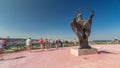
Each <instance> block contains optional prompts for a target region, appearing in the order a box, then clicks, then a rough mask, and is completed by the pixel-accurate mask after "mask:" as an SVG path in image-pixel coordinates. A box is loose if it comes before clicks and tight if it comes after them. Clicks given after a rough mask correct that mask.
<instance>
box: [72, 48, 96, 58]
mask: <svg viewBox="0 0 120 68" xmlns="http://www.w3.org/2000/svg"><path fill="white" fill-rule="evenodd" d="M97 53H98V52H97V49H95V48H91V49H79V48H71V54H72V55H75V56H81V55H89V54H97Z"/></svg>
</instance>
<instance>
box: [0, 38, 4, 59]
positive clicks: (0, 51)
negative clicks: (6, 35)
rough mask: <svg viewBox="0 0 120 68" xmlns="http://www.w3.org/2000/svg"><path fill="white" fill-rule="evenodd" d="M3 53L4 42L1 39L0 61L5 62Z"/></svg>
mask: <svg viewBox="0 0 120 68" xmlns="http://www.w3.org/2000/svg"><path fill="white" fill-rule="evenodd" d="M2 53H3V40H2V39H0V58H1V59H0V60H3V55H2Z"/></svg>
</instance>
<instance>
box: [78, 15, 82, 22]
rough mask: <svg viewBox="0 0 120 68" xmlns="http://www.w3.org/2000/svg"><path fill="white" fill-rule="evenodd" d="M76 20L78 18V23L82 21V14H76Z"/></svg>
mask: <svg viewBox="0 0 120 68" xmlns="http://www.w3.org/2000/svg"><path fill="white" fill-rule="evenodd" d="M77 18H78V21H80V20H82V14H81V13H78V14H77Z"/></svg>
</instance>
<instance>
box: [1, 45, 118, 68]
mask: <svg viewBox="0 0 120 68" xmlns="http://www.w3.org/2000/svg"><path fill="white" fill-rule="evenodd" d="M92 47H93V48H97V49H98V52H99V54H92V55H83V56H73V55H71V54H70V49H71V48H76V47H74V46H73V47H64V48H59V49H58V50H56V49H54V48H53V49H50V50H48V51H47V50H45V51H41V50H39V49H38V50H33V51H32V52H31V53H29V52H26V51H21V52H16V53H10V54H4V57H3V58H4V60H3V61H0V68H119V67H120V45H119V44H110V45H108V44H106V45H92ZM0 58H1V57H0Z"/></svg>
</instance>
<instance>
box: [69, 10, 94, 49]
mask: <svg viewBox="0 0 120 68" xmlns="http://www.w3.org/2000/svg"><path fill="white" fill-rule="evenodd" d="M82 9H83V8H82ZM88 10H90V11H91V12H92V13H91V15H90V17H89V19H88V20H87V21H85V20H83V19H82V14H81V13H80V12H79V13H77V14H76V15H75V17H74V18H73V21H72V23H71V27H72V30H73V31H74V32H75V33H76V35H77V37H78V40H79V45H80V49H86V48H88V49H89V48H91V47H90V46H89V44H88V37H89V36H90V32H91V24H92V18H93V16H94V11H93V10H91V9H88Z"/></svg>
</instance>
